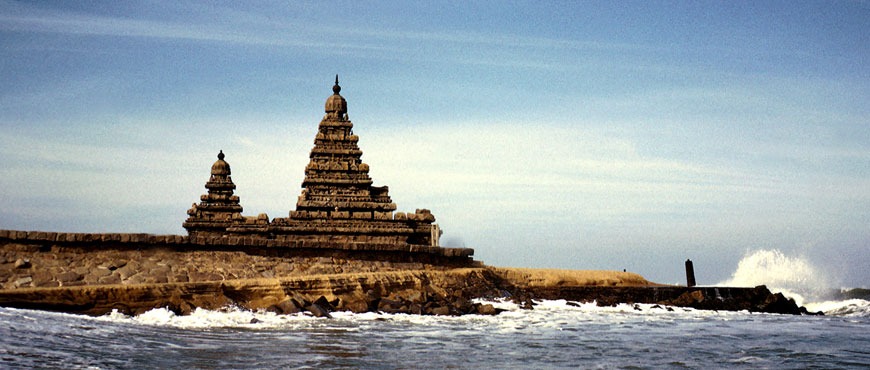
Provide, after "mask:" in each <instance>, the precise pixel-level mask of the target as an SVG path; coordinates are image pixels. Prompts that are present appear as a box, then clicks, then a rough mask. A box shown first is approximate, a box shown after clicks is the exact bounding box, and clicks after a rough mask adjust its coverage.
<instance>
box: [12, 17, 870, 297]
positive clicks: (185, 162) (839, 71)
mask: <svg viewBox="0 0 870 370" xmlns="http://www.w3.org/2000/svg"><path fill="white" fill-rule="evenodd" d="M868 20H870V3H868V2H866V1H842V2H807V3H804V2H791V1H789V2H735V1H728V2H574V1H567V2H540V1H535V2H512V3H503V2H464V1H463V2H425V1H424V2H395V3H388V2H381V3H375V4H360V3H359V2H242V3H238V2H226V3H221V2H179V1H152V2H112V1H107V2H99V1H97V2H81V3H78V2H37V3H30V2H10V1H6V0H0V48H2V50H3V58H0V80H2V81H3V83H2V88H0V127H2V131H0V142H3V145H2V146H0V155H2V157H3V160H2V161H0V189H2V192H0V227H2V228H10V229H24V230H52V231H75V232H102V231H117V232H150V233H160V234H181V233H184V230H183V228H182V227H181V222H182V221H183V220H184V218H185V217H186V214H185V211H186V210H187V208H189V207H190V204H191V203H193V202H196V201H198V198H199V195H200V194H202V193H203V192H204V191H205V189H204V188H203V184H204V183H205V181H206V180H207V177H208V169H209V168H210V166H211V164H212V163H213V161H214V160H215V155H216V154H217V152H218V150H223V151H224V152H225V153H226V155H227V158H226V159H227V161H228V162H229V163H230V164H231V165H232V168H233V179H234V181H235V183H236V185H237V191H236V194H238V195H239V196H240V197H241V202H242V205H243V206H244V208H245V212H244V213H245V214H246V215H256V214H258V213H267V214H268V215H269V216H270V217H285V216H286V215H287V213H288V212H289V211H290V210H291V209H293V208H294V207H295V200H296V197H297V196H298V195H299V192H300V184H301V182H302V177H303V171H304V166H305V164H306V163H307V160H308V151H309V150H310V149H311V146H312V144H313V138H314V134H315V133H316V127H317V124H318V122H319V121H320V119H321V117H322V115H323V103H324V101H325V99H326V98H327V97H328V96H329V95H330V94H331V86H332V82H333V78H334V76H335V74H336V73H337V74H339V75H340V79H341V85H342V88H343V89H342V95H343V96H344V97H345V98H346V99H347V100H348V105H349V116H350V118H351V120H353V122H354V125H355V132H356V133H357V134H359V135H360V137H361V139H360V147H361V148H362V150H363V153H364V155H363V160H364V161H365V162H366V163H368V164H369V165H370V166H371V176H372V177H373V179H374V180H375V184H376V185H388V186H390V193H391V195H392V197H393V200H394V201H395V202H396V203H397V204H398V206H399V210H401V211H413V210H414V209H415V208H429V209H431V210H432V211H433V213H434V214H435V215H436V217H437V218H438V223H439V224H440V225H441V226H442V228H444V229H445V234H444V237H443V239H442V242H443V243H444V244H446V245H450V246H466V247H472V248H475V250H476V254H475V256H476V258H477V259H479V260H482V261H484V262H486V263H488V264H492V265H500V266H523V267H553V268H572V269H628V270H629V271H635V272H638V273H640V274H642V275H644V276H646V277H647V278H649V279H651V280H654V281H659V282H663V283H678V282H683V281H684V272H683V267H682V266H683V261H684V260H685V259H686V258H691V259H693V261H695V270H696V274H697V276H698V280H699V282H700V283H706V284H712V283H716V282H720V281H723V280H725V279H727V278H728V277H729V276H730V274H731V273H732V272H733V271H734V270H735V268H736V266H737V264H738V262H739V261H740V260H741V258H743V257H744V256H745V255H746V254H747V253H750V252H752V251H757V250H773V249H778V250H781V251H783V253H785V254H786V255H789V256H795V257H796V258H805V259H807V260H810V261H812V262H813V264H814V265H815V266H816V267H817V268H818V271H819V273H820V274H822V275H825V277H826V279H827V281H829V282H831V284H839V285H844V286H866V285H867V282H868V281H870V272H868V271H870V270H868V269H866V266H868V265H870V252H868V247H870V227H868V225H870V108H868V106H870V105H868V104H867V102H868V101H870V62H868V56H870V50H868V45H870V32H868V27H867V25H868Z"/></svg>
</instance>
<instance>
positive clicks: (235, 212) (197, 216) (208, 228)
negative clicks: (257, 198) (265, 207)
mask: <svg viewBox="0 0 870 370" xmlns="http://www.w3.org/2000/svg"><path fill="white" fill-rule="evenodd" d="M217 157H218V160H217V161H216V162H214V164H213V165H212V166H211V176H210V177H209V179H208V182H206V183H205V188H206V189H208V193H207V194H203V195H202V196H200V198H199V199H200V203H199V205H197V204H196V203H194V204H193V206H191V208H190V209H189V210H187V214H188V215H189V217H188V218H187V220H186V221H184V223H183V224H182V226H184V228H185V229H187V232H188V234H190V235H191V236H196V235H200V234H204V233H210V234H211V233H217V234H223V233H224V232H225V231H226V229H227V227H229V226H231V225H232V224H233V221H234V220H239V219H242V206H241V205H240V204H239V197H238V196H237V195H233V191H234V190H235V189H236V185H235V184H233V179H232V177H231V176H230V173H231V172H230V164H229V163H227V162H226V161H224V152H223V150H221V151H220V153H218V155H217Z"/></svg>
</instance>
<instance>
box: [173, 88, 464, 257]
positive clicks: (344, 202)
mask: <svg viewBox="0 0 870 370" xmlns="http://www.w3.org/2000/svg"><path fill="white" fill-rule="evenodd" d="M332 91H333V94H332V95H331V96H330V97H329V98H327V100H326V104H325V112H326V114H325V115H324V117H323V119H322V120H321V121H320V125H319V126H318V132H317V134H316V135H315V138H314V147H313V148H312V149H311V153H310V155H309V159H310V161H309V163H308V165H307V166H305V179H304V180H303V181H302V192H301V194H300V195H299V197H298V200H297V202H296V209H295V210H291V211H290V212H289V215H288V217H277V218H274V219H272V220H270V219H269V217H268V216H267V215H265V214H260V215H258V216H243V215H242V206H241V204H240V201H239V197H238V196H237V195H234V194H233V193H234V190H235V188H236V186H235V184H234V183H233V181H232V177H231V170H230V165H229V163H227V162H226V161H225V160H224V158H225V155H224V153H223V151H220V153H218V160H217V161H216V162H215V163H214V164H213V165H212V167H211V176H210V177H209V179H208V181H207V182H206V184H205V187H206V189H207V190H208V192H207V193H206V194H203V195H202V196H201V197H200V203H199V204H196V203H195V204H193V206H192V207H191V208H190V209H189V210H188V211H187V214H188V216H189V217H188V218H187V220H186V221H185V222H184V223H183V226H184V228H185V229H187V231H188V234H189V238H190V240H212V239H214V238H242V239H240V240H244V241H245V242H251V243H265V244H263V245H267V244H270V243H271V244H275V245H278V244H281V245H293V246H298V245H300V243H301V244H306V243H307V244H310V245H332V246H336V248H337V246H343V247H341V248H355V247H354V246H353V245H357V246H356V248H359V247H362V248H375V246H378V247H377V248H387V249H390V250H408V251H410V250H416V251H430V250H431V251H436V250H442V249H443V250H445V251H447V250H453V249H451V248H440V246H439V238H440V237H441V229H440V228H439V227H438V225H437V224H435V216H434V215H433V214H432V212H431V211H429V210H428V209H417V210H415V211H414V212H413V213H410V212H408V213H405V212H398V211H397V207H396V204H395V203H393V202H392V199H391V198H390V195H389V188H388V187H387V186H381V187H377V186H373V181H372V179H371V177H369V165H368V164H366V163H363V162H362V159H361V157H362V150H360V148H359V146H358V145H357V143H358V141H359V137H358V136H357V135H355V134H354V133H353V123H352V122H351V121H350V120H349V118H348V115H347V101H346V100H345V99H344V97H342V96H341V95H340V94H339V92H340V91H341V87H340V86H339V85H338V76H336V78H335V85H334V86H333V88H332ZM220 240H224V239H220ZM460 251H461V252H460ZM427 253H436V252H427ZM445 253H448V254H456V253H459V254H464V255H465V256H470V255H472V254H473V250H472V249H469V248H455V250H453V251H450V252H445Z"/></svg>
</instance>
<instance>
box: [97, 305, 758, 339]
mask: <svg viewBox="0 0 870 370" xmlns="http://www.w3.org/2000/svg"><path fill="white" fill-rule="evenodd" d="M475 302H478V303H483V304H492V305H493V306H495V307H496V308H499V309H502V310H505V311H504V312H502V313H501V314H499V315H497V316H484V315H464V316H424V315H410V314H385V313H377V312H367V313H359V314H355V313H351V312H341V311H339V312H333V313H332V316H333V319H332V320H324V319H319V318H316V317H313V316H311V315H309V314H305V313H299V314H293V315H277V314H274V313H271V312H263V311H249V310H245V309H240V308H236V307H231V308H226V309H222V310H205V309H196V310H194V311H193V312H192V313H191V314H190V315H183V316H182V315H176V314H175V313H173V312H172V311H170V310H168V309H165V308H157V309H152V310H149V311H147V312H145V313H143V314H141V315H138V316H127V315H124V314H121V313H118V312H112V313H109V314H107V315H103V316H100V317H97V318H94V320H99V321H109V322H116V323H125V324H134V325H144V326H164V327H173V328H179V329H205V328H228V327H236V328H249V329H270V328H282V329H294V328H308V327H313V326H321V325H331V326H335V325H339V326H344V327H345V328H346V329H348V330H358V329H359V327H360V326H362V328H365V327H368V326H370V325H373V323H375V322H382V321H389V322H393V323H396V324H413V325H419V326H420V327H430V328H431V327H437V326H439V325H453V324H457V323H462V324H463V325H465V326H466V327H467V328H468V329H469V330H475V328H487V330H492V329H496V330H497V331H500V332H520V331H529V330H531V331H535V330H541V329H556V330H558V329H560V328H561V327H563V326H568V325H572V324H575V323H577V322H584V321H590V322H591V321H594V322H608V321H611V320H613V321H614V322H624V321H626V320H628V321H631V320H639V321H650V320H663V321H668V320H673V318H674V317H675V316H678V315H681V316H682V317H687V316H688V318H691V317H695V316H709V315H718V316H722V315H732V314H737V315H740V314H746V313H745V312H744V313H730V312H714V311H699V310H694V309H691V308H682V307H665V306H659V305H652V304H636V305H629V304H619V305H616V306H608V307H599V306H597V305H596V304H595V303H594V302H591V303H574V302H571V303H570V304H569V302H567V301H565V300H541V301H535V303H536V304H535V307H534V309H532V310H525V309H521V308H520V307H519V306H518V305H516V304H514V303H513V302H511V301H509V300H495V301H491V300H475ZM354 327H356V328H357V329H354Z"/></svg>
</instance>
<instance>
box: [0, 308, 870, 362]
mask: <svg viewBox="0 0 870 370" xmlns="http://www.w3.org/2000/svg"><path fill="white" fill-rule="evenodd" d="M802 298H803V297H802ZM481 302H483V301H481ZM487 303H493V304H494V305H495V306H496V307H499V308H501V309H504V310H506V311H504V312H502V313H501V314H499V315H497V316H480V315H466V316H458V317H451V316H419V315H406V314H380V313H364V314H352V313H345V312H335V313H333V314H332V316H333V317H332V318H317V317H312V316H309V315H305V314H296V315H276V314H273V313H269V312H253V311H248V310H243V309H239V308H235V307H227V308H225V309H221V310H216V311H209V310H200V309H197V310H195V311H194V312H193V313H192V314H191V315H187V316H177V315H175V314H173V313H172V312H171V311H169V310H166V309H154V310H151V311H148V312H146V313H144V314H141V315H138V316H126V315H123V314H120V313H117V312H113V313H110V314H107V315H104V316H99V317H89V316H81V315H71V314H64V313H55V312H43V311H33V310H23V309H13V308H0V368H2V369H32V368H39V369H308V368H328V369H341V368H350V369H481V368H484V369H486V368H492V369H550V368H552V369H558V368H582V369H647V368H669V369H671V368H673V369H681V368H686V369H703V368H707V369H709V368H717V369H718V368H737V369H812V368H816V369H866V368H870V301H867V300H863V299H848V300H833V301H819V302H803V304H804V305H806V306H807V308H808V309H810V310H811V311H822V312H824V313H825V315H824V316H792V315H776V314H760V313H750V312H746V311H743V312H726V311H703V310H694V309H689V308H681V307H667V306H658V305H649V304H640V305H628V304H623V305H618V306H615V307H598V306H597V305H596V304H595V303H579V304H578V303H576V302H567V301H564V300H551V301H548V300H542V301H536V306H535V307H534V309H533V310H525V309H521V308H520V307H518V306H517V305H515V304H513V303H511V302H509V301H494V302H490V301H487Z"/></svg>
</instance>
